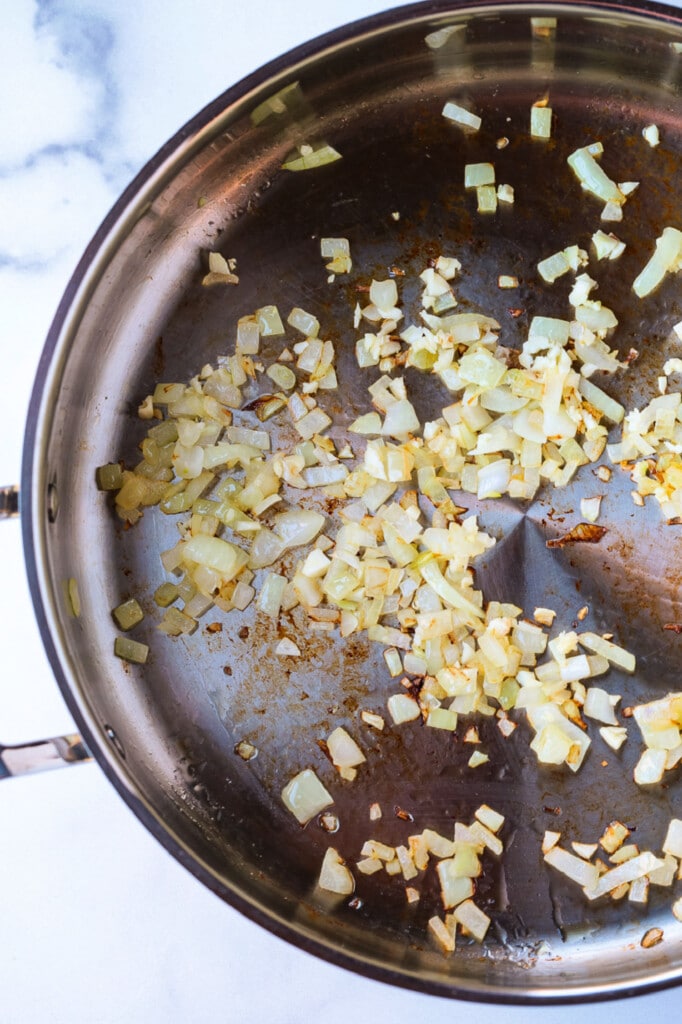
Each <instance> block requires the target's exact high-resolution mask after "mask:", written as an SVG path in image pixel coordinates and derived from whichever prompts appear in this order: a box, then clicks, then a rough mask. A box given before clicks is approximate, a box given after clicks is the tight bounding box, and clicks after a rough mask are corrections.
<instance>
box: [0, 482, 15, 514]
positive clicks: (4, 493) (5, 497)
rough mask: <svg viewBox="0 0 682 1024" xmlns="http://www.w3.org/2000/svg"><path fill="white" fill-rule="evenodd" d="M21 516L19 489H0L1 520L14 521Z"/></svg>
mask: <svg viewBox="0 0 682 1024" xmlns="http://www.w3.org/2000/svg"><path fill="white" fill-rule="evenodd" d="M18 515H19V488H18V487H0V519H14V517H15V516H18Z"/></svg>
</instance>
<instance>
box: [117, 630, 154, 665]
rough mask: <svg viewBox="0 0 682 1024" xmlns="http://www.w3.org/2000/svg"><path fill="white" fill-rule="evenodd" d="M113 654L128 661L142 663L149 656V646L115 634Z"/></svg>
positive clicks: (136, 663)
mask: <svg viewBox="0 0 682 1024" xmlns="http://www.w3.org/2000/svg"><path fill="white" fill-rule="evenodd" d="M114 654H115V655H116V657H117V658H121V659H122V660H123V661H130V662H132V663H133V664H135V665H144V664H145V663H146V661H147V657H148V656H149V647H148V646H147V644H142V643H140V642H139V641H138V640H131V639H130V638H129V637H124V636H117V637H116V639H115V640H114Z"/></svg>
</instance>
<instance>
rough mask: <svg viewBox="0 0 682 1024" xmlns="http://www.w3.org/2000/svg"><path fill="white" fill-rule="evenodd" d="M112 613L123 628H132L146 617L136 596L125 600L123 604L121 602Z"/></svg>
mask: <svg viewBox="0 0 682 1024" xmlns="http://www.w3.org/2000/svg"><path fill="white" fill-rule="evenodd" d="M112 614H113V616H114V618H115V619H116V622H117V624H118V626H119V628H120V629H123V630H128V629H132V628H133V626H136V625H137V624H138V622H142V620H143V618H144V612H143V611H142V609H141V608H140V605H139V604H138V602H137V601H136V600H135V598H134V597H131V598H130V600H128V601H124V602H123V604H119V605H118V606H117V607H116V608H114V610H113V612H112Z"/></svg>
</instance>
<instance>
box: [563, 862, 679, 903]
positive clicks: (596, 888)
mask: <svg viewBox="0 0 682 1024" xmlns="http://www.w3.org/2000/svg"><path fill="white" fill-rule="evenodd" d="M663 865H664V862H663V861H662V860H661V859H660V858H659V857H655V856H654V855H653V853H649V852H645V853H640V854H639V855H638V856H637V857H631V858H630V859H629V860H626V861H625V862H624V863H623V864H618V865H617V866H616V867H615V868H611V869H610V870H609V871H605V872H604V873H603V874H602V875H600V876H599V878H598V879H597V881H596V882H595V883H594V884H589V883H588V884H586V885H584V887H583V888H584V890H585V895H586V896H587V897H588V899H591V900H596V899H599V897H600V896H606V895H607V893H610V892H612V890H613V889H615V888H617V887H618V886H619V885H623V883H624V882H634V881H635V880H636V879H637V878H643V877H644V875H648V874H649V873H650V872H651V871H655V870H656V869H657V868H660V867H663Z"/></svg>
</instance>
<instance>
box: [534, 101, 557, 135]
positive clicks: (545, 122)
mask: <svg viewBox="0 0 682 1024" xmlns="http://www.w3.org/2000/svg"><path fill="white" fill-rule="evenodd" d="M530 134H531V138H533V139H549V138H551V136H552V108H551V107H548V106H546V105H542V106H541V105H538V104H536V103H534V104H533V106H532V107H531V108H530Z"/></svg>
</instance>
